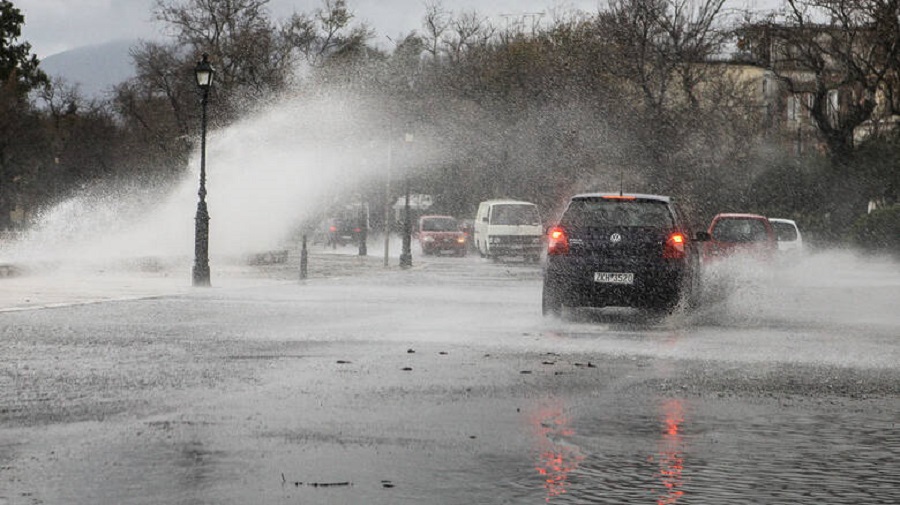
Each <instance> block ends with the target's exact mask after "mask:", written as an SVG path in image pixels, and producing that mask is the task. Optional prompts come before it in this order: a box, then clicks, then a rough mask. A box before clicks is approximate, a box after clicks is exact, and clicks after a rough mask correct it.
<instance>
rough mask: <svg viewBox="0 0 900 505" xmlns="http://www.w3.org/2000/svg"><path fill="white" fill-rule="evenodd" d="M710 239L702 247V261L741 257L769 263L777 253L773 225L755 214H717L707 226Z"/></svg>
mask: <svg viewBox="0 0 900 505" xmlns="http://www.w3.org/2000/svg"><path fill="white" fill-rule="evenodd" d="M709 235H710V239H709V240H708V241H706V242H704V244H703V260H704V261H715V260H717V259H722V258H726V257H733V256H736V255H738V256H743V257H747V258H751V259H756V260H761V261H771V260H772V259H773V258H774V257H775V253H776V251H778V241H777V239H776V236H775V229H774V228H773V227H772V223H770V222H769V220H768V218H766V217H765V216H760V215H758V214H718V215H717V216H716V217H714V218H713V220H712V223H710V225H709Z"/></svg>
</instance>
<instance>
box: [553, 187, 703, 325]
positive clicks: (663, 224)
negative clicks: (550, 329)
mask: <svg viewBox="0 0 900 505" xmlns="http://www.w3.org/2000/svg"><path fill="white" fill-rule="evenodd" d="M705 239H706V233H705V232H701V233H699V234H698V236H694V235H693V234H692V233H691V230H690V228H689V225H688V223H687V221H686V220H685V218H684V217H683V216H682V215H681V212H680V211H679V209H678V206H677V205H675V203H674V201H673V199H672V198H670V197H667V196H659V195H643V194H621V193H591V194H581V195H576V196H573V197H572V198H571V200H570V201H569V204H568V206H567V207H566V210H565V211H564V212H563V214H562V216H561V218H560V220H559V223H558V224H556V225H555V226H551V227H550V228H549V229H548V232H547V241H548V242H547V262H546V265H545V269H544V288H543V302H542V308H543V313H544V315H558V314H560V313H561V311H562V309H563V307H597V308H599V307H616V306H624V307H635V308H641V309H648V310H652V311H666V312H668V311H671V310H673V309H674V308H675V307H676V305H677V304H678V303H679V302H680V301H681V300H682V299H684V300H685V301H686V302H688V303H693V302H694V299H695V296H696V295H697V294H698V293H699V286H700V263H699V261H700V257H699V251H698V249H697V247H696V245H695V241H700V240H705Z"/></svg>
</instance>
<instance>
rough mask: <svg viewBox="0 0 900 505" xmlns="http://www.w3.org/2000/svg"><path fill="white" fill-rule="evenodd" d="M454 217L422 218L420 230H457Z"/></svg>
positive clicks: (457, 226)
mask: <svg viewBox="0 0 900 505" xmlns="http://www.w3.org/2000/svg"><path fill="white" fill-rule="evenodd" d="M457 230H459V225H458V224H457V223H456V219H453V218H450V217H441V218H430V219H423V220H422V231H457Z"/></svg>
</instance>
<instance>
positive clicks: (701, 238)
mask: <svg viewBox="0 0 900 505" xmlns="http://www.w3.org/2000/svg"><path fill="white" fill-rule="evenodd" d="M710 239H712V237H711V236H710V235H709V232H706V231H698V232H697V233H696V235H694V240H695V241H696V242H708V241H709V240H710Z"/></svg>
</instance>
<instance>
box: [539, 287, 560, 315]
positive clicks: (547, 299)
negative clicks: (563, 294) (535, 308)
mask: <svg viewBox="0 0 900 505" xmlns="http://www.w3.org/2000/svg"><path fill="white" fill-rule="evenodd" d="M562 309H563V303H562V299H561V298H560V296H559V292H558V290H557V288H555V287H553V286H549V285H547V283H546V282H544V288H543V290H542V291H541V314H543V315H544V317H548V316H554V317H559V316H560V315H562Z"/></svg>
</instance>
